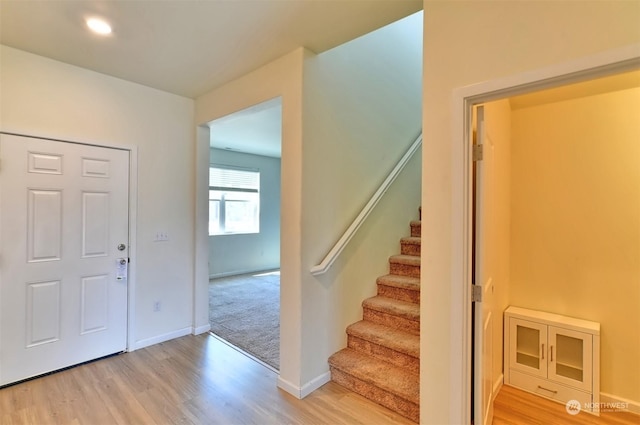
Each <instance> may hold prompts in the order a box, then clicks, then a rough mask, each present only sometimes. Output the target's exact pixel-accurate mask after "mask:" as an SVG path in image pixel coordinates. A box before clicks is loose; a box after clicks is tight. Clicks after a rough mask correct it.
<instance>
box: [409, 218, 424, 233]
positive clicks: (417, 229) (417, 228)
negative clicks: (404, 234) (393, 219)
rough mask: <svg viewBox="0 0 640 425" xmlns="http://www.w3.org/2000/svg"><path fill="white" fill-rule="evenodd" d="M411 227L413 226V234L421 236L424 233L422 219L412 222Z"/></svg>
mask: <svg viewBox="0 0 640 425" xmlns="http://www.w3.org/2000/svg"><path fill="white" fill-rule="evenodd" d="M410 227H411V236H418V237H420V236H421V235H422V221H420V220H414V221H412V222H411V223H410Z"/></svg>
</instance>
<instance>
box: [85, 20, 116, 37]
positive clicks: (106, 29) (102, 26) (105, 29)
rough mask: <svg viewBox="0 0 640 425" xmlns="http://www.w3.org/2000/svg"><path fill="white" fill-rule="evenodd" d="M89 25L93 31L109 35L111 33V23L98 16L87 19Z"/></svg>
mask: <svg viewBox="0 0 640 425" xmlns="http://www.w3.org/2000/svg"><path fill="white" fill-rule="evenodd" d="M87 26H88V27H89V28H90V29H91V31H93V32H95V33H97V34H101V35H107V34H111V25H109V23H107V21H104V20H102V19H98V18H89V19H87Z"/></svg>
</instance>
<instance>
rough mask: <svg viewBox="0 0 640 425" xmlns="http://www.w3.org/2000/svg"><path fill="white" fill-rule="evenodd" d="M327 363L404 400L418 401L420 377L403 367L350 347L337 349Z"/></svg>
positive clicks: (416, 402)
mask: <svg viewBox="0 0 640 425" xmlns="http://www.w3.org/2000/svg"><path fill="white" fill-rule="evenodd" d="M329 364H330V365H331V366H332V367H334V368H336V369H339V370H341V371H344V372H346V373H348V374H349V375H352V376H354V377H356V378H358V379H360V380H361V381H364V382H368V383H370V384H371V385H374V386H376V387H378V388H381V389H383V390H385V391H388V392H390V393H392V394H395V395H397V396H399V397H401V398H403V399H405V400H408V401H410V402H412V403H415V404H418V403H419V402H420V377H419V375H418V374H415V373H411V372H408V371H406V370H404V369H403V368H400V367H397V366H394V365H392V364H390V363H387V362H385V361H382V360H378V359H375V358H373V357H371V356H368V355H366V354H362V353H358V352H357V351H355V350H352V349H350V348H345V349H343V350H340V351H338V352H337V353H335V354H333V355H332V356H331V357H329Z"/></svg>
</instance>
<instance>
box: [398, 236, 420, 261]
mask: <svg viewBox="0 0 640 425" xmlns="http://www.w3.org/2000/svg"><path fill="white" fill-rule="evenodd" d="M421 241H422V239H421V238H419V237H417V236H407V237H405V238H402V239H400V254H404V255H414V256H417V257H418V256H420V251H421V249H422V242H421Z"/></svg>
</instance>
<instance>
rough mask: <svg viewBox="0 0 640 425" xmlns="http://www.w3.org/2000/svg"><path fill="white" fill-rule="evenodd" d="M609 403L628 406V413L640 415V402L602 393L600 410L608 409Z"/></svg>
mask: <svg viewBox="0 0 640 425" xmlns="http://www.w3.org/2000/svg"><path fill="white" fill-rule="evenodd" d="M607 403H612V404H616V405H618V404H626V405H627V410H626V411H628V412H631V413H635V414H636V415H640V402H638V401H634V400H629V399H626V398H622V397H618V396H616V395H613V394H607V393H602V392H601V393H600V408H601V409H607Z"/></svg>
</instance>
